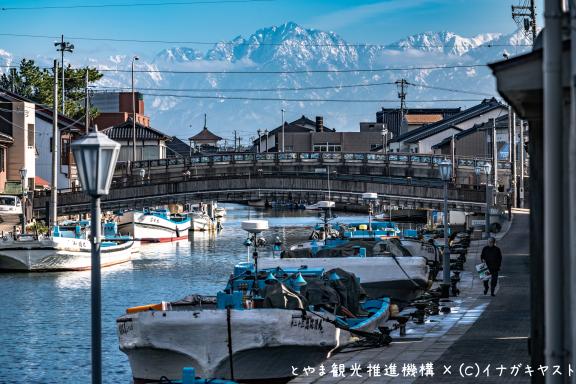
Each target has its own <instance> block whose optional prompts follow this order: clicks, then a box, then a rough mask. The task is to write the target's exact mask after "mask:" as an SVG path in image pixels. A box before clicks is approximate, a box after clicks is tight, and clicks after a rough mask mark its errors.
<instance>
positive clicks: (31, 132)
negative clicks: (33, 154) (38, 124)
mask: <svg viewBox="0 0 576 384" xmlns="http://www.w3.org/2000/svg"><path fill="white" fill-rule="evenodd" d="M34 135H35V130H34V124H28V148H34Z"/></svg>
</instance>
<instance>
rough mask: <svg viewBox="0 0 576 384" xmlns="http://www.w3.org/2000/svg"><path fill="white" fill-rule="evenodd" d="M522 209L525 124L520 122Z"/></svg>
mask: <svg viewBox="0 0 576 384" xmlns="http://www.w3.org/2000/svg"><path fill="white" fill-rule="evenodd" d="M519 145H520V188H519V192H520V208H524V156H525V148H524V122H523V121H520V144H519Z"/></svg>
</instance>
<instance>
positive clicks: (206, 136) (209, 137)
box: [188, 127, 222, 141]
mask: <svg viewBox="0 0 576 384" xmlns="http://www.w3.org/2000/svg"><path fill="white" fill-rule="evenodd" d="M188 140H190V141H220V140H222V138H221V137H220V136H218V135H215V134H214V133H212V132H210V130H209V129H208V128H206V127H204V128H202V130H201V131H200V132H199V133H197V134H195V135H194V136H192V137H191V138H189V139H188Z"/></svg>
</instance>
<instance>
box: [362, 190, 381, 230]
mask: <svg viewBox="0 0 576 384" xmlns="http://www.w3.org/2000/svg"><path fill="white" fill-rule="evenodd" d="M362 200H364V201H365V202H367V203H368V231H369V232H372V214H373V213H374V202H375V201H376V200H378V194H377V193H374V192H366V193H363V194H362Z"/></svg>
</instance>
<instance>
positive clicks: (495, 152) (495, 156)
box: [492, 119, 498, 196]
mask: <svg viewBox="0 0 576 384" xmlns="http://www.w3.org/2000/svg"><path fill="white" fill-rule="evenodd" d="M492 155H493V161H494V166H493V168H494V194H493V196H498V144H497V143H496V119H492Z"/></svg>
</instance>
